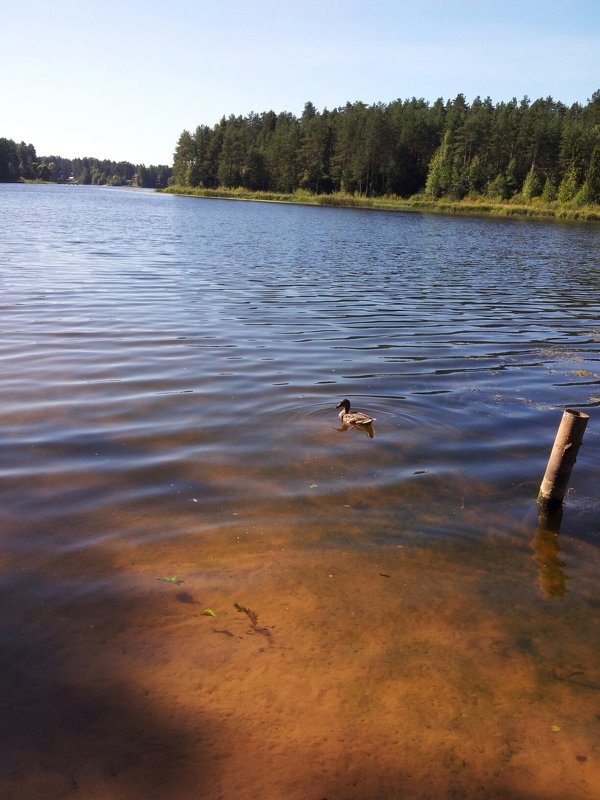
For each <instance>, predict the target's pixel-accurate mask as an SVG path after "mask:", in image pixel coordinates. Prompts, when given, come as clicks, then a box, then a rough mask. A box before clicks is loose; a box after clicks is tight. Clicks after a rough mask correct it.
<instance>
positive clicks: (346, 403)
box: [335, 400, 350, 414]
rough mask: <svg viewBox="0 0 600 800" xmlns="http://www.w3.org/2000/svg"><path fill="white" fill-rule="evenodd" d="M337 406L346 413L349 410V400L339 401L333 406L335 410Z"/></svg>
mask: <svg viewBox="0 0 600 800" xmlns="http://www.w3.org/2000/svg"><path fill="white" fill-rule="evenodd" d="M338 408H343V409H344V411H345V412H346V414H347V413H348V411H350V400H342V402H341V403H338V404H337V406H336V407H335V410H336V411H337V409H338Z"/></svg>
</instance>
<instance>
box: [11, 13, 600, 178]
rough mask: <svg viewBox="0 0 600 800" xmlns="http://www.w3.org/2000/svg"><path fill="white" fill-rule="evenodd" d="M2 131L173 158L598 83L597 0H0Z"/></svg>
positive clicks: (47, 144) (566, 92) (563, 93)
mask: <svg viewBox="0 0 600 800" xmlns="http://www.w3.org/2000/svg"><path fill="white" fill-rule="evenodd" d="M0 19H2V44H1V46H0V137H5V138H8V139H14V140H15V141H18V142H20V141H25V142H27V143H30V142H31V143H32V144H33V145H34V146H35V148H36V151H37V153H38V155H39V156H44V155H60V156H64V157H67V158H76V157H83V156H95V157H98V158H107V159H111V160H114V161H131V162H133V163H134V164H139V163H144V164H146V165H149V164H171V163H172V159H173V151H174V149H175V147H176V144H177V140H178V138H179V136H180V134H181V132H182V131H183V130H184V129H188V130H194V129H195V128H196V127H197V126H198V125H209V126H211V127H212V126H213V125H214V124H216V123H217V122H218V121H219V119H221V117H223V116H229V115H230V114H234V115H236V116H237V115H239V114H241V115H246V114H248V113H249V112H251V111H254V112H257V113H260V112H263V111H269V110H273V111H276V112H280V111H291V112H292V113H294V114H296V115H299V114H301V112H302V109H303V107H304V104H305V103H306V102H307V101H308V100H310V101H311V102H312V103H314V105H315V106H316V107H317V109H319V110H322V109H323V108H329V109H332V108H336V107H338V106H343V105H345V104H346V102H348V101H349V102H354V101H357V100H361V101H363V102H365V103H367V104H371V103H377V102H383V103H389V102H391V101H393V100H396V99H398V98H400V99H406V98H411V97H419V98H421V97H422V98H424V99H426V100H428V101H430V102H434V101H435V100H436V99H437V98H438V97H442V98H444V100H446V99H451V98H454V97H456V95H457V94H458V93H460V92H462V93H463V94H464V95H465V96H466V98H467V100H468V101H469V102H471V101H472V100H473V99H474V98H475V97H477V96H480V97H482V98H484V97H488V96H489V97H491V98H492V100H493V101H494V103H497V102H501V101H507V100H510V99H511V98H512V97H516V98H517V99H519V100H520V99H521V98H522V97H524V96H525V95H527V96H528V97H530V98H531V99H532V100H534V99H536V98H539V97H547V96H549V95H551V96H552V97H554V98H555V99H556V100H561V101H562V102H564V103H566V104H567V105H570V104H571V103H574V102H580V103H586V102H587V100H588V99H589V98H590V97H591V96H592V94H593V92H594V91H596V90H597V89H600V0H545V1H544V2H542V1H541V0H395V2H393V1H392V0H360V2H359V1H358V0H221V2H215V0H120V1H119V2H117V0H102V1H101V2H100V1H99V0H19V1H18V2H11V3H8V2H7V0H4V2H3V3H2V11H1V13H0Z"/></svg>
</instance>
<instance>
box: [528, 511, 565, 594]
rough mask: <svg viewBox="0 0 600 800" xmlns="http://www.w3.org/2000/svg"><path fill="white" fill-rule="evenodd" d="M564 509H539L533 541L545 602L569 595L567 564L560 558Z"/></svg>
mask: <svg viewBox="0 0 600 800" xmlns="http://www.w3.org/2000/svg"><path fill="white" fill-rule="evenodd" d="M561 522H562V508H559V509H558V510H556V511H548V510H546V509H542V508H539V509H538V524H537V529H536V531H535V535H534V537H533V539H532V540H531V547H532V549H533V553H534V556H533V560H534V561H535V563H536V564H537V565H538V568H539V581H540V587H541V590H542V595H543V597H544V599H545V600H557V599H560V598H561V597H564V596H565V594H566V593H567V591H568V589H567V581H568V580H569V576H568V575H566V574H565V573H564V572H563V567H564V566H565V562H564V561H561V559H560V557H559V553H560V546H559V544H558V534H559V533H560V524H561Z"/></svg>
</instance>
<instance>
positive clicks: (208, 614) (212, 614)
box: [201, 608, 217, 617]
mask: <svg viewBox="0 0 600 800" xmlns="http://www.w3.org/2000/svg"><path fill="white" fill-rule="evenodd" d="M201 614H202V616H203V617H216V616H217V615H216V614H215V612H214V611H213V610H212V608H205V609H204V611H202V612H201Z"/></svg>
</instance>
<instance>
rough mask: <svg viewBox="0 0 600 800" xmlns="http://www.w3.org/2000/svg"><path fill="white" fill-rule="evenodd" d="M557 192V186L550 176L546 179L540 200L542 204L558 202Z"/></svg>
mask: <svg viewBox="0 0 600 800" xmlns="http://www.w3.org/2000/svg"><path fill="white" fill-rule="evenodd" d="M556 196H557V190H556V184H555V183H554V181H553V180H552V178H551V177H550V176H549V175H548V176H547V177H546V181H545V183H544V189H543V191H542V194H541V195H540V200H541V201H542V203H553V202H554V200H556Z"/></svg>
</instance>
